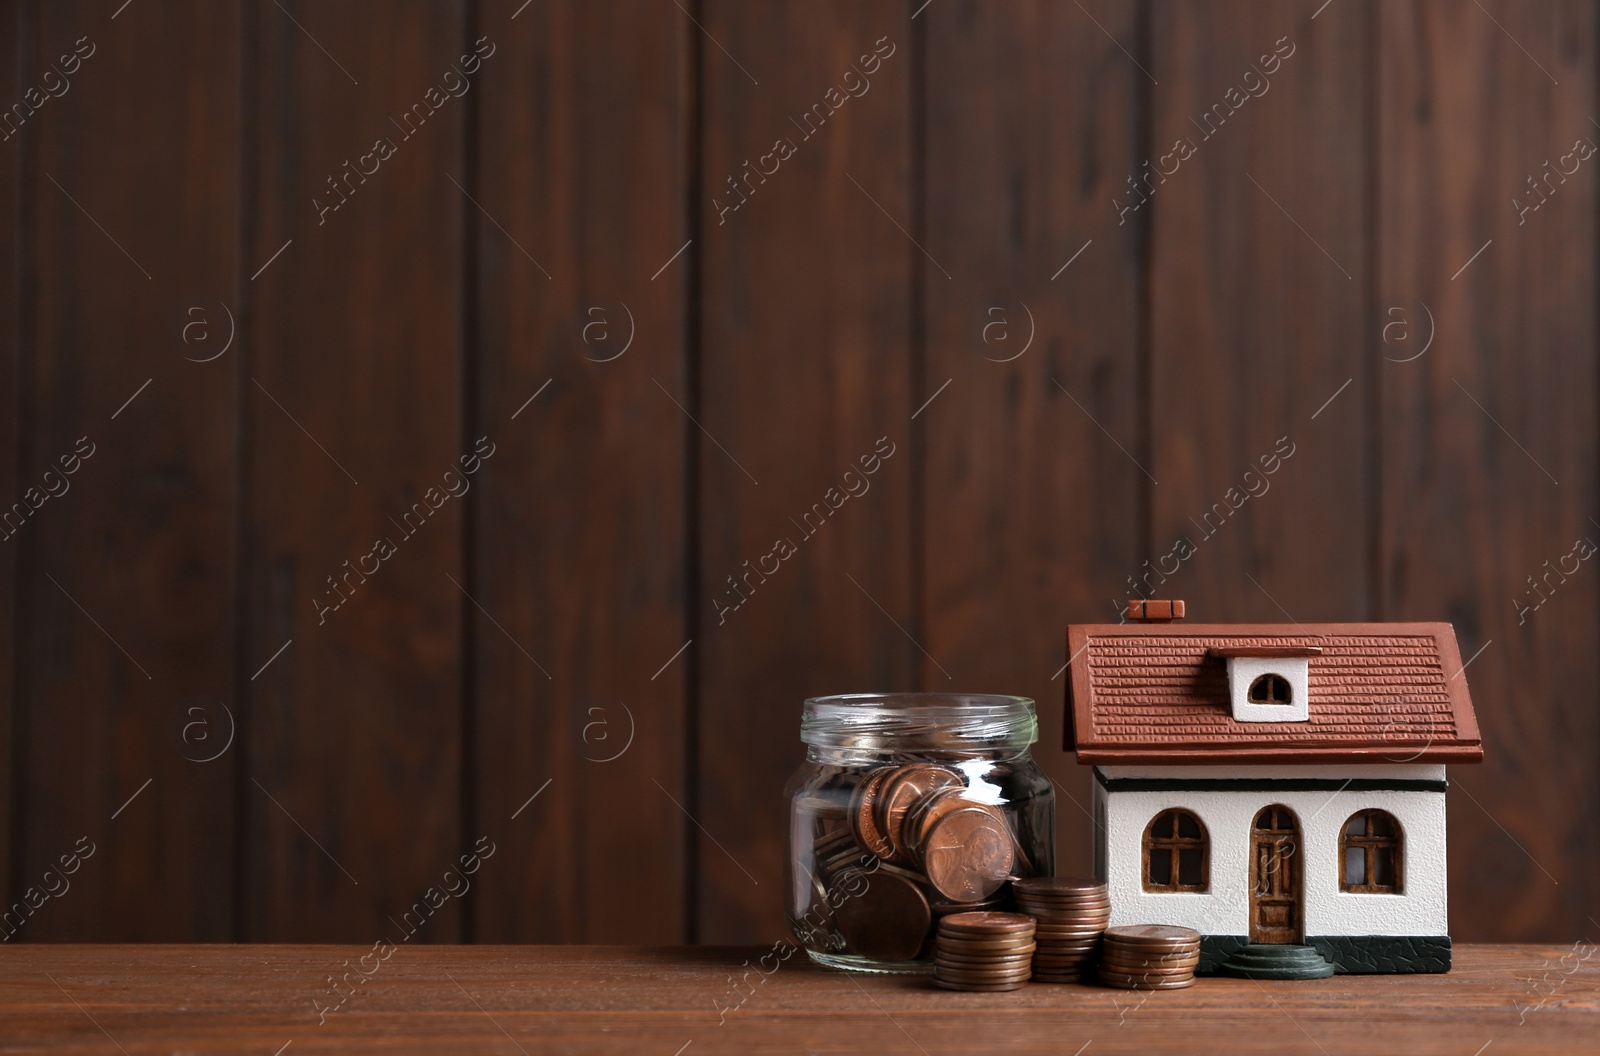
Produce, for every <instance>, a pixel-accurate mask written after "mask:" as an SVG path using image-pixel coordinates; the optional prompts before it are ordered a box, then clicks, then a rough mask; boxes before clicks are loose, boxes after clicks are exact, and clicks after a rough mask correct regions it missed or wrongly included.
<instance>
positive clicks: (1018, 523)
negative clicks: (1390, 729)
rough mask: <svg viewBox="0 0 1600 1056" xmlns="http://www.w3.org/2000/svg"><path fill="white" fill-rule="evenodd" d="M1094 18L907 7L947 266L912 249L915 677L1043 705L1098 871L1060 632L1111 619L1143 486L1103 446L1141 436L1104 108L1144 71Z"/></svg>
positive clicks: (1137, 474) (1135, 347)
mask: <svg viewBox="0 0 1600 1056" xmlns="http://www.w3.org/2000/svg"><path fill="white" fill-rule="evenodd" d="M1092 10H1093V14H1092V15H1091V14H1089V13H1086V12H1085V11H1081V10H1079V9H1078V8H1076V7H1073V6H1071V5H1066V6H1062V5H1056V4H1048V3H1029V4H1024V5H1021V6H1016V7H1010V6H1008V7H1006V8H1005V9H1003V10H1002V9H998V8H988V7H984V6H982V5H979V4H972V3H961V4H945V5H935V6H933V7H930V8H928V9H927V10H926V11H925V12H924V13H923V14H922V15H921V16H920V19H919V20H926V25H925V27H923V28H924V31H925V33H926V34H927V41H926V49H927V55H928V59H927V69H926V74H925V77H924V80H923V89H924V90H925V91H926V92H927V104H926V106H927V116H926V135H927V153H926V159H925V161H924V165H923V172H924V176H923V179H924V180H925V181H926V185H927V239H926V242H925V243H924V244H925V245H926V246H927V247H928V249H929V251H930V252H931V253H932V255H933V256H934V257H935V258H937V259H938V261H939V262H940V263H941V264H942V265H943V266H945V267H948V268H949V269H950V272H951V276H952V277H951V278H949V279H947V278H946V277H945V275H944V274H943V273H942V272H941V270H940V269H939V268H938V267H937V266H935V264H934V263H933V262H932V261H930V260H927V259H925V258H923V257H921V255H920V254H919V255H918V257H917V260H916V263H917V264H918V265H919V266H920V267H921V269H922V283H923V289H924V290H925V291H926V293H925V296H924V319H925V322H924V325H923V332H924V333H925V334H926V340H927V353H926V367H925V369H924V371H923V372H922V373H923V390H924V391H923V392H922V393H920V394H919V396H918V401H917V402H919V403H920V402H921V400H922V399H923V398H926V397H927V396H929V395H931V394H932V393H934V392H935V391H936V390H937V389H939V387H940V386H943V385H944V384H945V383H946V381H949V387H948V388H946V389H944V391H943V392H942V393H940V395H939V396H938V398H937V400H936V401H935V402H934V403H932V404H930V405H929V406H928V407H927V409H926V410H924V411H923V412H922V413H921V414H919V415H918V424H919V426H920V428H921V430H922V434H923V436H924V437H925V452H926V454H925V459H926V470H925V475H926V483H925V486H924V489H923V496H922V508H921V509H920V511H919V512H918V517H919V519H920V524H921V529H920V530H921V531H922V532H923V533H924V534H925V537H926V543H925V552H924V558H923V562H922V567H921V569H920V570H919V575H920V576H921V578H922V581H923V584H924V585H923V592H924V596H925V613H924V617H923V618H924V622H925V625H926V627H927V629H928V640H927V649H928V653H929V656H930V657H931V658H936V663H937V666H936V663H935V659H929V658H923V659H922V672H921V677H922V682H923V684H924V685H925V686H927V687H928V688H930V689H933V688H937V689H942V688H947V687H948V688H953V689H957V690H965V691H973V692H991V693H992V692H1003V693H1018V694H1021V695H1024V696H1029V697H1032V698H1033V699H1034V700H1035V701H1036V702H1037V705H1038V708H1039V720H1040V721H1039V725H1040V736H1039V743H1038V745H1036V746H1035V749H1034V753H1035V757H1036V758H1037V759H1038V761H1039V763H1040V765H1041V766H1043V767H1044V769H1045V771H1046V772H1047V773H1049V774H1050V775H1051V777H1052V778H1054V779H1055V781H1056V783H1057V787H1058V793H1057V804H1056V818H1057V834H1058V835H1057V840H1058V847H1059V849H1060V850H1059V853H1058V854H1057V859H1056V860H1057V866H1058V868H1060V869H1061V870H1062V871H1063V872H1065V873H1067V874H1074V873H1080V874H1081V873H1086V872H1087V871H1088V870H1090V869H1091V868H1092V866H1091V863H1090V852H1091V849H1092V848H1093V846H1094V839H1093V818H1092V815H1090V814H1089V813H1088V805H1089V802H1090V796H1089V771H1088V768H1087V767H1080V766H1077V765H1076V764H1075V762H1074V760H1073V758H1072V757H1071V756H1070V755H1069V754H1068V753H1067V752H1066V751H1064V750H1063V747H1062V741H1063V738H1062V723H1063V710H1062V697H1063V686H1064V683H1065V678H1066V675H1065V673H1063V672H1061V671H1060V668H1061V667H1062V666H1063V665H1064V664H1065V663H1066V660H1067V654H1066V653H1065V651H1064V650H1063V648H1062V645H1063V638H1064V635H1065V628H1066V626H1067V624H1068V623H1073V622H1078V621H1081V620H1086V619H1087V620H1094V619H1106V618H1110V617H1111V616H1112V615H1114V612H1115V608H1114V605H1115V599H1117V598H1120V597H1122V596H1123V595H1124V593H1125V590H1126V588H1125V586H1124V584H1123V582H1122V577H1123V576H1124V575H1126V574H1128V573H1129V572H1131V571H1133V569H1134V567H1135V565H1136V564H1137V561H1138V559H1139V557H1141V556H1142V555H1140V554H1139V548H1138V547H1139V533H1138V532H1137V531H1136V530H1132V529H1133V527H1134V526H1133V525H1132V524H1131V523H1130V518H1129V516H1128V513H1127V511H1130V510H1135V509H1137V508H1139V506H1140V504H1141V501H1142V499H1141V496H1142V492H1143V490H1144V488H1145V486H1146V484H1147V482H1146V478H1145V476H1144V474H1143V473H1142V472H1141V471H1140V469H1139V467H1138V466H1137V465H1136V464H1135V463H1134V461H1133V460H1132V459H1130V458H1129V457H1128V455H1127V454H1126V453H1125V452H1124V451H1121V450H1119V449H1118V446H1117V445H1118V442H1119V439H1118V438H1120V442H1121V443H1122V444H1125V445H1128V446H1130V447H1132V448H1138V447H1139V446H1140V444H1139V440H1138V436H1139V428H1140V421H1141V414H1140V412H1139V408H1138V400H1139V341H1140V322H1139V299H1140V274H1141V267H1142V260H1141V256H1142V251H1143V249H1142V243H1141V240H1140V238H1139V235H1138V232H1139V226H1138V225H1133V224H1129V225H1119V224H1118V222H1117V220H1118V218H1117V215H1116V213H1115V212H1114V211H1113V210H1112V209H1111V207H1110V201H1111V199H1112V198H1113V197H1114V196H1115V195H1116V194H1117V193H1119V190H1120V187H1121V184H1122V180H1123V177H1124V176H1125V174H1126V173H1127V172H1129V171H1132V170H1133V168H1134V167H1135V166H1136V165H1137V164H1138V163H1139V161H1140V160H1142V156H1141V155H1139V150H1140V144H1139V142H1138V139H1137V126H1136V125H1135V124H1134V123H1133V122H1130V121H1124V120H1105V119H1104V115H1105V114H1107V113H1119V114H1132V113H1136V112H1138V110H1139V109H1140V107H1141V105H1142V103H1141V95H1142V92H1143V90H1144V75H1143V74H1142V73H1140V71H1139V69H1138V67H1137V66H1135V65H1134V64H1133V63H1132V62H1130V61H1129V59H1128V57H1127V56H1126V55H1124V54H1123V53H1122V51H1121V50H1119V48H1118V46H1117V43H1116V42H1114V41H1113V40H1111V39H1108V38H1107V37H1106V36H1105V35H1103V34H1102V33H1100V32H1098V31H1097V30H1096V28H1095V24H1094V21H1092V20H1091V19H1093V20H1098V21H1099V22H1100V23H1101V25H1102V26H1104V27H1105V29H1106V30H1107V31H1108V32H1109V33H1110V34H1111V35H1112V36H1114V37H1116V38H1118V39H1119V40H1122V41H1127V42H1129V44H1130V45H1133V46H1137V39H1138V29H1137V11H1136V5H1134V4H1133V3H1113V4H1099V5H1094V7H1093V8H1092ZM1091 96H1092V97H1093V98H1094V99H1095V100H1096V103H1095V106H1094V107H1093V108H1089V107H1085V106H1083V105H1082V104H1081V101H1082V100H1083V99H1086V98H1089V97H1091ZM1023 100H1033V101H1035V102H1034V103H1033V104H1030V105H1022V101H1023ZM1040 128H1049V129H1050V130H1051V131H1050V134H1049V135H1045V136H1041V135H1038V134H1037V130H1038V129H1040ZM1069 260H1070V261H1071V263H1070V264H1068V261H1069ZM1030 342H1031V343H1030ZM1102 424H1103V425H1104V426H1105V427H1106V428H1107V429H1109V430H1110V431H1111V432H1112V434H1113V436H1112V437H1108V436H1107V435H1106V434H1105V433H1104V432H1102V431H1101V425H1102ZM1067 452H1073V453H1074V454H1073V456H1072V457H1063V456H1064V455H1065V453H1067ZM941 666H942V667H943V668H944V669H946V670H948V672H949V675H950V676H951V677H950V678H949V679H947V678H946V677H945V675H944V673H943V672H941V670H940V667H941Z"/></svg>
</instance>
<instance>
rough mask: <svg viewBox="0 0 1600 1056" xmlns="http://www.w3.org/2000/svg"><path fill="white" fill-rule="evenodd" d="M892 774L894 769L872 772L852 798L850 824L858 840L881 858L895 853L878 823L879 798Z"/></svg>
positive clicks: (857, 788) (881, 769) (888, 768)
mask: <svg viewBox="0 0 1600 1056" xmlns="http://www.w3.org/2000/svg"><path fill="white" fill-rule="evenodd" d="M892 773H894V769H893V768H892V767H880V768H878V769H877V770H874V771H872V773H870V774H868V775H867V779H866V780H865V781H863V782H861V784H859V785H857V786H856V790H855V792H854V793H853V794H852V795H851V797H850V823H851V825H852V826H853V827H854V828H855V836H856V840H857V842H859V843H860V844H861V846H863V847H865V848H866V849H867V850H869V851H871V852H872V853H873V854H875V855H877V856H878V857H880V858H887V857H889V855H890V854H891V853H893V851H894V848H893V847H891V846H890V845H889V839H888V837H887V836H885V835H884V833H883V830H882V829H880V828H878V823H877V800H878V796H879V794H880V792H881V790H882V788H883V783H884V782H885V781H886V780H887V779H888V778H889V776H890V775H891V774H892Z"/></svg>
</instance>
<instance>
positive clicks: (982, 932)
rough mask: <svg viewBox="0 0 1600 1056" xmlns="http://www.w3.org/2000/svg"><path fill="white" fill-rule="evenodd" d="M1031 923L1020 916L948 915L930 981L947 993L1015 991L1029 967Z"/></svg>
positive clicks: (943, 921) (941, 928) (941, 923)
mask: <svg viewBox="0 0 1600 1056" xmlns="http://www.w3.org/2000/svg"><path fill="white" fill-rule="evenodd" d="M1033 926H1034V925H1033V918H1032V917H1025V916H1023V915H1022V914H1020V913H992V912H976V913H952V914H950V915H949V916H947V917H943V918H941V919H940V921H939V935H938V939H937V941H936V942H935V944H934V951H933V981H934V984H935V985H937V986H942V987H944V988H945V989H946V990H977V991H984V992H993V991H1000V990H1015V989H1017V988H1018V987H1020V986H1022V985H1023V984H1025V983H1026V982H1027V981H1028V976H1029V974H1030V971H1031V965H1032V961H1033V950H1034V942H1033Z"/></svg>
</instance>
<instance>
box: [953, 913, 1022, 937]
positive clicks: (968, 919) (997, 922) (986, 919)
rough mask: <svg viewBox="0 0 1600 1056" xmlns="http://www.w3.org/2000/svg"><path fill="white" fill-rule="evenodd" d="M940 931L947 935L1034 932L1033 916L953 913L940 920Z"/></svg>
mask: <svg viewBox="0 0 1600 1056" xmlns="http://www.w3.org/2000/svg"><path fill="white" fill-rule="evenodd" d="M939 933H940V934H941V935H947V934H952V933H958V934H979V935H1019V934H1026V935H1032V934H1033V918H1032V917H1026V916H1023V915H1022V914H1021V913H993V912H973V913H952V914H950V916H948V917H945V918H944V919H943V920H941V921H940V922H939Z"/></svg>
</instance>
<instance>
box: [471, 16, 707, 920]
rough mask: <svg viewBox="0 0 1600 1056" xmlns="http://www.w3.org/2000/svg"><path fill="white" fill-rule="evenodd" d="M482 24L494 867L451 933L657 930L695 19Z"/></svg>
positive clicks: (485, 784) (671, 881) (484, 522)
mask: <svg viewBox="0 0 1600 1056" xmlns="http://www.w3.org/2000/svg"><path fill="white" fill-rule="evenodd" d="M518 11H520V13H519V14H517V15H516V17H515V19H513V17H512V16H513V13H515V12H518ZM481 21H482V28H481V30H480V32H483V33H488V34H491V35H493V36H494V37H495V38H496V39H497V40H498V39H503V41H504V48H505V52H506V55H507V58H506V60H505V61H503V62H498V63H495V64H491V65H490V66H488V67H487V68H486V69H485V72H484V78H483V85H482V93H481V95H480V96H479V99H480V101H481V104H482V108H483V109H482V119H481V124H480V133H479V144H480V146H479V151H478V187H479V189H478V190H477V191H475V192H474V197H475V198H476V199H477V202H478V205H477V206H469V217H468V218H469V220H470V222H472V223H473V225H474V229H475V236H474V237H475V238H476V240H477V245H478V255H477V259H478V262H479V264H478V267H479V275H480V279H479V290H480V293H479V296H478V301H479V313H480V314H479V317H480V318H481V320H482V330H481V333H482V364H481V370H480V374H479V376H480V377H481V378H482V387H481V391H482V398H481V420H482V429H481V431H482V432H485V433H489V434H491V435H493V436H494V437H495V439H496V441H497V442H498V443H499V446H500V453H499V454H497V455H496V457H495V459H494V460H493V461H492V462H491V463H489V464H488V465H487V466H486V467H485V469H484V471H483V473H482V474H481V478H480V489H479V491H478V492H477V498H478V502H479V505H478V509H479V511H480V522H479V525H478V528H477V532H476V537H475V545H476V552H477V567H476V570H475V573H474V584H475V585H474V587H473V594H474V597H475V598H476V599H477V600H478V601H480V602H481V603H482V606H483V608H482V610H481V611H480V610H478V609H476V608H475V607H474V608H473V609H472V610H471V611H470V612H469V614H468V615H469V618H470V619H471V620H472V621H473V626H474V632H473V638H474V641H475V643H476V644H475V649H476V653H475V656H474V663H475V669H476V685H477V697H478V701H479V710H478V721H477V730H478V737H477V752H478V756H479V760H480V763H479V765H480V784H479V793H478V803H479V810H478V815H479V819H480V827H481V828H482V830H483V833H484V834H487V835H489V836H491V837H492V838H494V839H495V840H496V841H497V844H498V846H499V848H500V850H499V852H498V853H499V855H500V856H501V857H497V858H496V859H495V860H494V861H493V862H491V863H489V864H488V865H487V866H486V867H485V869H484V870H483V872H482V874H481V879H480V881H479V889H480V892H481V895H480V898H481V901H480V903H479V908H478V918H477V935H476V937H477V939H478V940H479V941H486V942H563V941H565V942H658V943H660V942H681V941H683V940H684V939H685V938H687V935H686V933H685V927H684V922H685V909H686V903H685V895H686V892H687V887H686V875H685V869H684V857H685V855H684V851H685V842H684V840H685V836H684V833H685V829H686V828H687V827H688V826H689V824H690V822H689V821H688V820H687V819H686V818H685V817H684V816H683V813H682V812H681V811H680V810H679V808H678V807H677V806H676V805H674V803H673V802H672V800H671V799H669V798H668V796H667V795H666V794H664V793H663V790H664V789H665V790H670V793H671V795H673V796H676V797H678V799H679V800H680V801H681V800H683V799H685V798H686V796H685V794H684V786H685V781H686V775H685V772H684V755H685V744H686V740H685V736H684V727H685V723H686V721H687V714H686V706H685V685H686V672H687V671H688V668H689V663H688V660H686V659H685V657H684V656H683V655H676V656H675V654H678V652H679V650H680V649H681V648H682V647H683V645H684V643H685V642H686V641H687V640H688V638H689V637H690V634H689V632H688V631H687V630H686V622H685V612H684V607H683V606H684V591H685V585H686V584H685V578H684V577H685V573H684V554H685V530H686V522H685V504H686V489H687V470H688V464H687V461H686V459H687V451H688V447H687V434H688V431H689V430H690V429H692V428H694V427H693V425H692V424H691V423H690V422H689V421H688V420H687V419H685V418H684V416H683V414H682V413H681V412H680V411H679V410H678V409H677V408H676V407H674V406H673V404H672V402H671V401H670V400H669V399H668V398H667V397H666V395H665V393H664V392H663V389H665V390H666V392H670V393H672V394H673V395H674V396H675V397H677V398H678V399H680V400H682V399H684V396H683V393H684V391H685V378H686V376H687V370H686V360H685V344H684V305H685V298H686V291H687V289H688V285H687V280H686V276H687V275H688V274H689V262H688V259H687V258H688V257H689V252H692V251H686V252H685V253H684V254H683V255H682V256H679V257H678V258H677V260H676V261H674V262H673V263H672V264H671V265H667V262H668V261H669V259H671V258H672V257H673V255H674V254H675V253H676V252H677V251H678V250H679V249H680V248H681V247H683V245H684V243H685V242H686V241H687V240H688V239H689V237H690V233H689V232H688V231H687V229H686V228H687V225H686V223H685V216H684V202H685V185H684V180H685V173H686V164H687V153H688V150H689V148H690V139H689V127H688V118H689V112H688V106H689V102H690V101H689V99H688V97H687V95H688V88H689V86H690V84H691V82H690V80H689V78H690V76H691V73H692V71H690V70H689V69H688V68H687V66H686V60H687V56H688V54H689V51H690V48H689V44H690V42H689V39H688V34H689V33H691V32H694V29H693V26H692V24H691V23H689V22H688V20H686V19H685V18H683V15H682V13H681V12H680V11H679V10H678V9H677V8H675V7H673V6H672V5H671V4H665V5H660V6H652V7H650V8H649V9H645V8H640V7H638V6H637V5H634V4H628V3H623V2H621V0H614V2H613V0H607V2H605V3H593V2H577V0H571V2H566V0H561V2H548V3H547V2H543V0H540V2H536V3H534V4H533V5H531V6H528V7H526V8H523V6H522V3H521V0H504V2H494V3H489V4H486V5H485V6H484V9H483V12H482V16H481ZM623 23H626V24H627V25H628V27H629V28H628V30H627V32H626V33H622V34H618V33H616V32H615V31H614V30H615V27H616V26H617V25H619V24H623ZM479 206H481V208H479ZM664 266H665V267H664ZM663 267H664V270H663ZM658 272H659V274H658ZM530 400H531V401H532V402H528V401H530ZM669 659H671V660H672V663H671V664H668V660H669ZM546 786H548V787H546ZM536 793H537V799H535V800H534V801H532V802H527V800H528V797H530V796H533V795H535V794H536ZM513 814H516V817H515V818H513V817H512V815H513Z"/></svg>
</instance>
